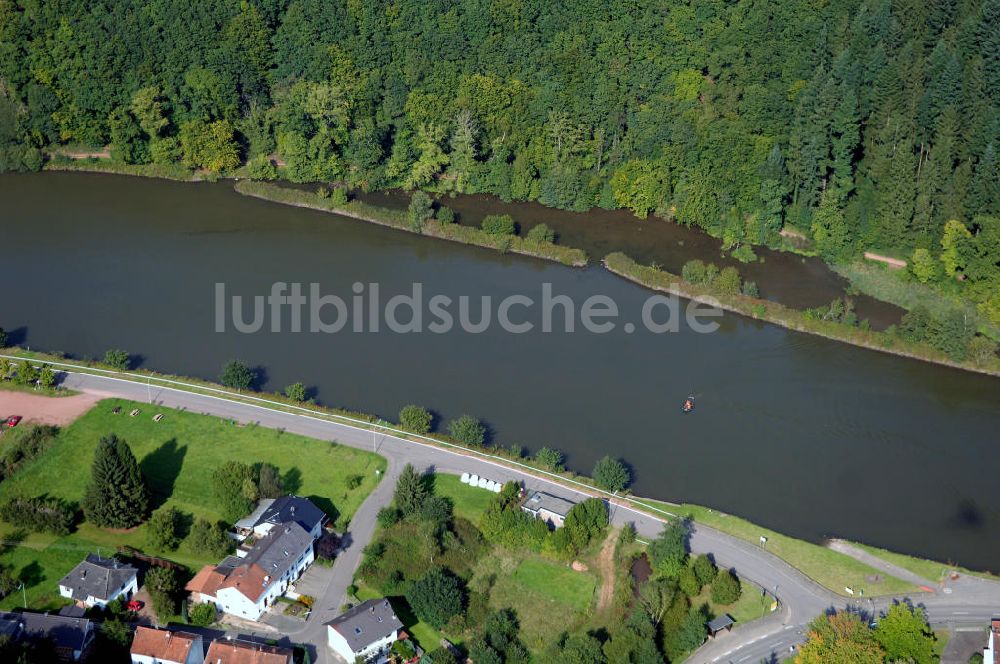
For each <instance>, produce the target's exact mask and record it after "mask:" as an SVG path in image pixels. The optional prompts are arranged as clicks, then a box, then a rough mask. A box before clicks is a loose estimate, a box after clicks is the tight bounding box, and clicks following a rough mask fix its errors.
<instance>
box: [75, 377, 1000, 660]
mask: <svg viewBox="0 0 1000 664" xmlns="http://www.w3.org/2000/svg"><path fill="white" fill-rule="evenodd" d="M63 384H64V385H65V386H66V387H68V388H70V389H74V390H79V391H83V392H89V393H93V394H97V395H100V396H109V397H120V398H125V399H131V400H135V401H149V400H150V398H151V399H152V401H154V402H155V403H157V404H160V405H162V406H165V407H169V408H178V409H182V410H187V411H192V412H197V413H205V414H209V415H215V416H218V417H224V418H227V419H233V420H237V421H240V422H255V423H258V424H259V425H261V426H266V427H270V428H275V429H283V430H286V431H290V432H293V433H297V434H301V435H303V436H309V437H312V438H318V439H320V440H329V441H331V442H333V441H335V442H337V443H339V444H342V445H348V446H351V447H356V448H362V449H369V450H374V451H377V452H378V453H379V454H381V455H382V456H384V457H386V458H387V459H388V462H389V464H388V470H387V473H386V475H387V477H386V478H384V480H383V481H382V482H380V483H379V485H378V487H377V488H376V489H375V491H373V492H372V494H371V495H369V496H368V498H367V499H366V500H365V501H364V503H363V504H362V505H361V507H360V508H359V509H358V512H357V513H356V514H355V515H354V517H353V519H352V520H351V524H350V526H349V530H348V536H347V537H346V545H345V548H344V550H343V551H342V552H341V554H340V555H339V556H338V558H337V560H336V563H335V564H334V567H333V570H332V573H331V579H330V582H329V584H328V587H327V589H326V592H325V594H324V595H323V596H322V597H318V598H317V602H316V605H315V609H314V611H313V613H312V614H311V615H310V616H309V619H308V620H307V621H306V623H305V625H304V627H302V628H301V629H299V630H298V631H296V632H294V633H291V634H289V636H291V637H293V638H294V639H295V640H296V641H301V642H304V643H309V644H313V645H314V646H315V647H316V655H317V657H316V658H314V660H313V661H316V662H319V663H323V662H333V661H335V660H334V659H333V657H332V656H331V655H330V654H329V652H328V649H327V648H326V646H325V644H326V631H325V627H324V623H325V622H326V621H328V620H330V619H331V618H333V617H334V616H336V615H337V613H338V612H339V607H340V606H341V605H342V604H343V603H344V601H345V600H346V588H347V586H348V585H349V584H350V583H351V580H352V578H353V575H354V571H355V569H356V568H357V565H358V563H359V562H360V560H361V551H362V549H363V548H364V546H365V545H366V544H367V543H368V542H369V541H370V539H371V537H372V534H373V532H374V529H375V514H376V513H377V512H378V510H379V509H381V508H382V507H383V506H385V505H387V504H388V503H389V502H390V501H391V499H392V492H393V488H394V484H395V477H396V475H397V474H398V472H399V470H400V469H401V468H402V467H403V466H404V465H405V464H407V463H411V464H413V465H414V466H415V467H416V468H418V469H421V470H425V471H426V470H434V471H440V472H448V473H462V472H468V473H475V474H478V475H480V476H485V477H489V478H491V479H495V480H498V481H505V482H506V481H510V480H513V481H517V482H521V483H522V484H523V485H524V486H525V487H526V488H527V489H544V490H545V491H547V492H548V493H551V494H554V495H557V496H561V497H563V498H566V499H569V500H580V499H582V498H583V497H589V495H590V494H588V493H586V492H584V491H578V490H575V489H572V488H569V487H566V486H564V485H562V484H558V483H555V482H552V481H550V480H547V479H545V478H544V477H539V476H536V475H533V474H531V473H529V472H526V471H521V470H518V469H515V468H511V467H508V466H505V465H502V464H499V463H495V462H492V461H489V460H485V459H481V458H477V457H473V456H468V455H466V454H462V453H461V452H458V451H449V450H447V449H442V448H440V447H435V446H431V445H425V444H422V443H418V442H414V441H410V440H404V439H401V438H396V437H394V436H391V435H388V434H384V433H377V434H376V433H373V432H372V430H371V429H367V430H366V429H363V428H359V427H355V426H350V425H347V424H340V423H337V422H331V421H329V420H325V419H321V418H318V417H312V416H309V415H304V414H303V415H300V414H292V413H287V412H283V411H278V410H272V409H270V408H267V407H265V406H256V405H252V404H248V403H242V402H236V401H230V400H228V399H225V398H222V397H213V396H206V395H202V394H195V393H191V392H186V391H183V390H179V389H174V388H168V387H161V386H153V387H149V386H147V385H143V384H141V383H136V382H133V381H128V380H123V379H118V378H112V377H104V376H95V375H92V374H84V373H67V374H66V375H65V379H64V381H63ZM611 519H612V522H613V523H615V524H616V525H623V524H625V523H627V522H632V523H634V524H635V527H636V530H637V531H638V533H639V535H640V536H641V537H644V538H654V537H656V536H657V535H658V534H659V532H660V530H661V529H662V528H663V523H664V520H663V519H658V518H656V517H653V516H650V515H647V514H645V513H641V512H638V511H635V510H634V509H632V508H631V507H630V506H628V505H625V504H621V503H618V502H615V503H613V504H612V508H611ZM690 545H691V550H692V551H693V552H695V553H711V554H713V555H714V556H715V559H716V561H717V562H718V564H719V565H720V566H721V567H732V568H734V569H735V570H736V572H737V573H738V574H739V575H740V576H741V577H743V578H745V579H747V580H749V581H751V582H753V583H755V584H757V585H758V586H760V587H761V588H766V589H767V590H768V592H770V593H774V594H776V595H777V596H778V597H779V598H780V600H781V604H780V607H781V608H780V609H779V610H778V611H776V612H775V613H773V614H771V615H770V616H767V617H766V618H763V619H761V620H758V621H755V622H752V623H749V624H746V625H742V626H739V627H737V628H736V629H734V630H733V631H732V632H730V633H727V634H722V635H720V636H719V637H717V638H716V639H712V640H709V642H708V643H706V644H705V645H704V646H702V648H700V649H699V650H698V651H697V652H695V653H694V654H693V655H692V656H691V658H689V659H688V660H687V661H688V662H691V663H692V664H702V663H709V662H734V663H748V662H749V663H756V662H759V661H761V660H768V661H770V660H774V661H780V660H781V659H783V658H784V657H786V656H787V655H788V653H789V648H790V647H791V646H793V645H796V644H798V643H801V642H802V641H803V640H804V639H805V631H806V625H807V624H808V623H809V621H811V620H812V619H813V618H815V617H816V616H817V615H819V614H821V613H823V612H824V611H825V610H827V609H830V608H854V609H857V610H860V611H865V612H868V613H874V614H876V615H877V613H878V612H879V611H882V610H884V609H885V608H886V607H888V606H889V605H890V604H891V603H892V601H894V598H885V597H883V598H875V599H874V600H872V599H864V600H848V599H846V598H844V597H841V596H838V595H836V594H834V593H832V592H830V591H828V590H826V589H825V588H823V587H821V586H819V585H818V584H816V583H815V582H813V581H812V580H811V579H809V578H808V577H806V576H805V575H804V574H802V573H801V572H799V571H798V570H796V569H795V568H793V567H791V566H790V565H789V564H787V563H786V562H784V561H783V560H781V559H780V558H778V557H777V556H774V555H773V554H771V553H769V552H768V551H765V550H763V549H761V548H759V547H756V546H753V545H751V544H749V543H747V542H744V541H743V540H740V539H737V538H735V537H732V536H730V535H726V534H725V533H722V532H720V531H717V530H714V529H712V528H709V527H707V526H704V525H700V524H695V525H694V528H693V532H692V534H691V539H690ZM897 599H903V598H897ZM909 599H910V600H911V601H913V603H915V604H918V605H922V606H924V607H925V609H926V610H927V614H928V617H929V619H930V621H931V623H932V625H934V626H936V627H937V626H982V627H985V626H986V624H987V623H988V621H989V619H990V618H991V617H992V616H993V615H996V614H1000V583H998V582H993V581H986V580H983V579H978V578H972V577H968V578H966V577H963V578H961V579H959V580H957V581H955V582H950V583H949V584H948V585H947V586H942V587H940V588H938V589H937V590H936V591H935V592H926V593H915V594H914V595H913V596H912V597H911V598H909Z"/></svg>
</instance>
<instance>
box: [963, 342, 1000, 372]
mask: <svg viewBox="0 0 1000 664" xmlns="http://www.w3.org/2000/svg"><path fill="white" fill-rule="evenodd" d="M996 355H997V345H996V342H994V341H993V340H992V339H989V338H987V337H983V336H975V337H972V338H971V339H969V345H968V356H969V359H971V360H972V361H973V362H974V363H975V364H976V365H977V366H980V367H982V366H986V365H987V364H989V362H990V360H992V359H994V358H995V357H996Z"/></svg>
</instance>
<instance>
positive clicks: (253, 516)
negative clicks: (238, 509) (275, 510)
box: [233, 498, 274, 530]
mask: <svg viewBox="0 0 1000 664" xmlns="http://www.w3.org/2000/svg"><path fill="white" fill-rule="evenodd" d="M273 502H274V498H261V499H260V501H258V502H257V507H256V509H254V511H253V512H250V514H247V515H246V516H245V517H243V518H242V519H240V520H239V521H237V522H236V523H235V524H233V526H234V527H235V528H236V529H237V530H253V528H254V527H255V526H256V525H257V524H259V523H263V521H264V520H263V518H262V517H263V516H264V510H266V509H267V508H268V507H270V506H271V503H273Z"/></svg>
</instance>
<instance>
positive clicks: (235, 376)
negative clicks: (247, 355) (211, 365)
mask: <svg viewBox="0 0 1000 664" xmlns="http://www.w3.org/2000/svg"><path fill="white" fill-rule="evenodd" d="M256 379H257V373H256V372H255V371H254V370H253V369H251V368H250V367H249V366H247V365H246V363H244V362H241V361H240V360H230V361H229V362H227V363H226V365H225V366H224V367H222V374H221V375H220V376H219V382H221V383H222V384H223V385H225V386H226V387H231V388H233V389H236V390H249V389H250V388H251V387H253V384H254V381H255V380H256Z"/></svg>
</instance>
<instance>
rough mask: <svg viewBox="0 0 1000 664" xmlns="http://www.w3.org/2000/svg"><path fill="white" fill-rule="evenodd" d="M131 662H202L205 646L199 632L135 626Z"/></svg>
mask: <svg viewBox="0 0 1000 664" xmlns="http://www.w3.org/2000/svg"><path fill="white" fill-rule="evenodd" d="M129 652H131V654H132V664H203V663H204V661H205V646H204V644H203V643H202V640H201V636H200V635H199V634H190V633H188V632H171V631H169V630H166V629H153V628H151V627H142V626H141V625H140V626H139V627H136V628H135V637H134V638H133V639H132V649H131V650H130V651H129Z"/></svg>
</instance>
